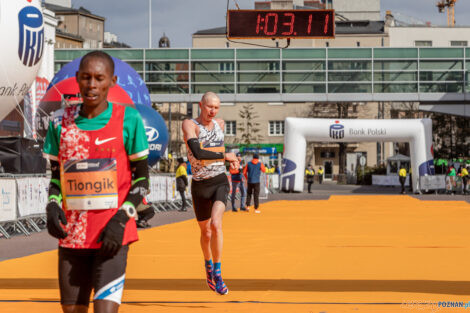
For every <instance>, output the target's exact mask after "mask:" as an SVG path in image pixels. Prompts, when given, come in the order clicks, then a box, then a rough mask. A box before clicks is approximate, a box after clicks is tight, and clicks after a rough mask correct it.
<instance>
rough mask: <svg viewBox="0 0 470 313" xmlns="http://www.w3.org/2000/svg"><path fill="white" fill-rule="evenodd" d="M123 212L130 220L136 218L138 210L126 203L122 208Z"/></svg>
mask: <svg viewBox="0 0 470 313" xmlns="http://www.w3.org/2000/svg"><path fill="white" fill-rule="evenodd" d="M121 210H124V212H126V214H127V216H128V217H129V218H135V217H136V216H137V210H136V209H135V208H134V206H133V205H132V204H130V203H124V204H123V205H122V206H121Z"/></svg>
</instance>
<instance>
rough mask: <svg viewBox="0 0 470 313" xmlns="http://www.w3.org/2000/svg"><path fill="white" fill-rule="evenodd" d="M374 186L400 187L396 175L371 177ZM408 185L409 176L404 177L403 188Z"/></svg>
mask: <svg viewBox="0 0 470 313" xmlns="http://www.w3.org/2000/svg"><path fill="white" fill-rule="evenodd" d="M372 185H374V186H401V184H400V180H399V177H398V175H372ZM409 185H410V176H406V180H405V186H409Z"/></svg>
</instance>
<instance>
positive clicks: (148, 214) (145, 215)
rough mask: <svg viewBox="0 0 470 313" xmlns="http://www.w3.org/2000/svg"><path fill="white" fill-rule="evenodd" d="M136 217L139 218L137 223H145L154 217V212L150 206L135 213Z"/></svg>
mask: <svg viewBox="0 0 470 313" xmlns="http://www.w3.org/2000/svg"><path fill="white" fill-rule="evenodd" d="M137 215H138V216H139V219H138V220H139V221H145V222H146V221H148V220H150V219H151V218H152V217H154V216H155V210H154V209H153V207H152V206H149V207H148V208H146V209H145V210H143V211H140V212H137Z"/></svg>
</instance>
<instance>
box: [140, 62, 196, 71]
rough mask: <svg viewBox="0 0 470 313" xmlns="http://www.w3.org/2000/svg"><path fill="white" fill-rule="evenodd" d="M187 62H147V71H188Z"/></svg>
mask: <svg viewBox="0 0 470 313" xmlns="http://www.w3.org/2000/svg"><path fill="white" fill-rule="evenodd" d="M188 68H189V64H188V63H187V62H146V63H145V70H146V71H188Z"/></svg>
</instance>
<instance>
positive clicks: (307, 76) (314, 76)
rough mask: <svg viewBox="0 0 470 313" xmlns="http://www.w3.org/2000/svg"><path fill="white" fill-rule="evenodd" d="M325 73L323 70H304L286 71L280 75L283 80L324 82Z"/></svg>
mask: <svg viewBox="0 0 470 313" xmlns="http://www.w3.org/2000/svg"><path fill="white" fill-rule="evenodd" d="M325 77H326V75H325V73H323V72H317V73H312V72H304V73H286V72H284V74H283V75H282V78H283V80H284V81H285V82H314V81H315V82H324V81H325Z"/></svg>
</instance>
